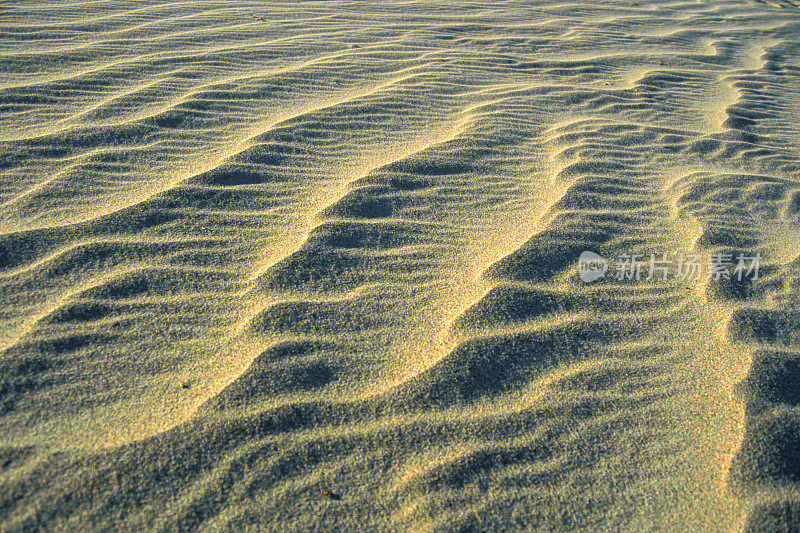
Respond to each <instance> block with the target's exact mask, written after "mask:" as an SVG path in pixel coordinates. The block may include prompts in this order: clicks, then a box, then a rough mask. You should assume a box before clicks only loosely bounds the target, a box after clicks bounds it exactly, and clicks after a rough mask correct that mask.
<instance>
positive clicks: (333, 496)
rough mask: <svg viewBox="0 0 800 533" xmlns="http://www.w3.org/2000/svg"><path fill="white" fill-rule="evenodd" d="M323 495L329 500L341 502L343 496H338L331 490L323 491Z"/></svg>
mask: <svg viewBox="0 0 800 533" xmlns="http://www.w3.org/2000/svg"><path fill="white" fill-rule="evenodd" d="M322 495H323V496H324V497H325V498H327V499H329V500H337V501H338V500H341V499H342V496H341V495H340V494H336V493H335V492H331V491H329V490H323V491H322Z"/></svg>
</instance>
